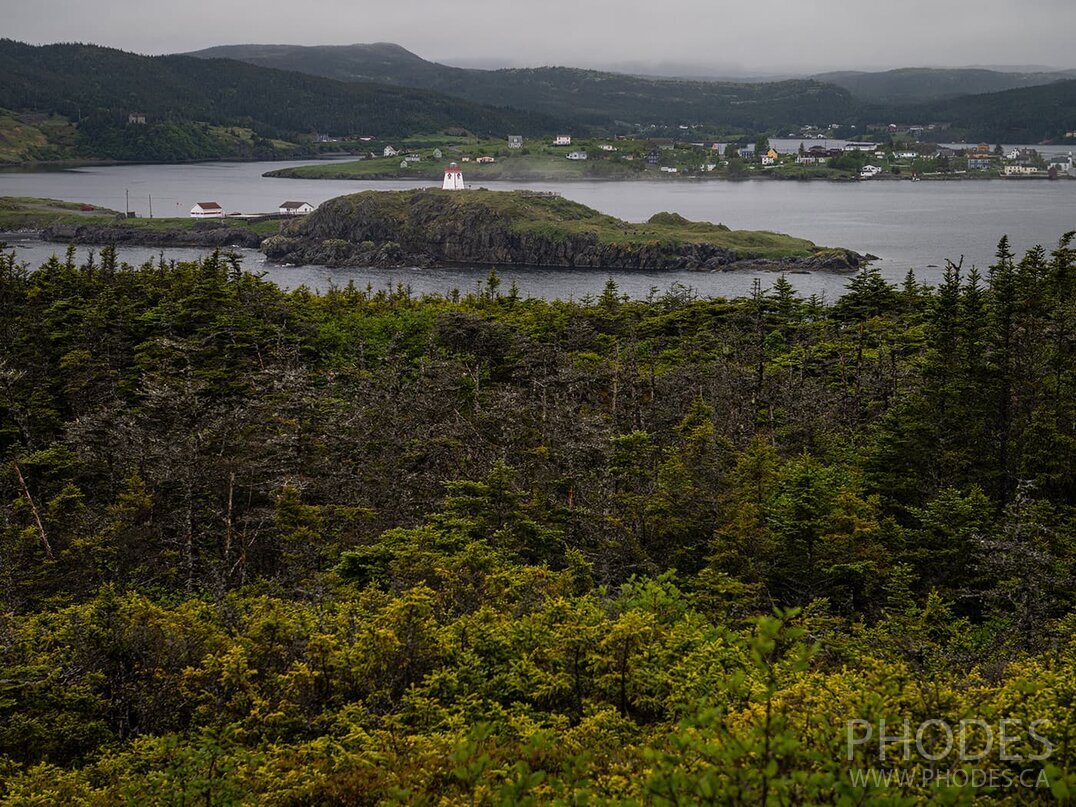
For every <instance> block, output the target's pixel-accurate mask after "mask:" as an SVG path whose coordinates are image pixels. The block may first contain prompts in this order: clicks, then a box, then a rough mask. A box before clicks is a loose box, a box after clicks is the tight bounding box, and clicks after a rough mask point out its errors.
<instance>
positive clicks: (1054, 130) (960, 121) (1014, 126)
mask: <svg viewBox="0 0 1076 807" xmlns="http://www.w3.org/2000/svg"><path fill="white" fill-rule="evenodd" d="M884 114H887V115H888V116H889V119H891V120H902V121H908V120H920V121H947V122H950V123H951V124H952V126H953V128H954V129H955V130H957V131H959V132H961V133H963V134H966V135H967V137H968V139H976V140H986V141H989V142H991V143H999V142H1000V143H1039V142H1041V141H1044V140H1054V139H1061V138H1063V137H1064V136H1065V133H1066V132H1070V131H1072V130H1073V129H1074V128H1076V79H1068V80H1065V81H1056V82H1054V83H1052V84H1045V85H1042V86H1039V87H1023V88H1019V89H1013V90H1006V91H1004V92H995V93H988V94H985V95H968V96H964V97H961V98H952V99H949V100H945V101H936V102H934V103H930V104H916V105H912V106H890V107H888V109H887V111H886V113H884Z"/></svg>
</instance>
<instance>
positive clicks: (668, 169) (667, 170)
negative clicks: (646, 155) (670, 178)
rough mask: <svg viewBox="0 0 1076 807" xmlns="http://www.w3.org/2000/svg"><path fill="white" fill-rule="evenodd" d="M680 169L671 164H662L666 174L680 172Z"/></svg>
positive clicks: (663, 171)
mask: <svg viewBox="0 0 1076 807" xmlns="http://www.w3.org/2000/svg"><path fill="white" fill-rule="evenodd" d="M679 170H680V169H679V168H673V167H672V166H670V165H663V166H661V172H662V173H664V174H675V173H678V172H679Z"/></svg>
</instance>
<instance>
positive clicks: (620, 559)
mask: <svg viewBox="0 0 1076 807" xmlns="http://www.w3.org/2000/svg"><path fill="white" fill-rule="evenodd" d="M1070 237H1071V236H1070ZM74 255H75V253H74V250H73V249H72V250H71V252H69V253H68V257H67V258H66V259H65V258H63V257H60V258H53V259H51V260H49V261H47V262H46V263H45V264H44V265H42V266H40V267H38V268H36V269H35V270H33V271H31V270H30V269H29V268H28V267H27V266H25V265H24V264H23V263H22V261H21V260H20V259H19V257H18V256H16V255H14V254H4V255H2V256H0V803H2V804H4V805H53V804H63V805H67V804H72V805H105V804H185V805H195V804H198V805H203V804H204V805H232V804H266V805H313V804H317V805H321V804H326V805H358V804H363V805H365V804H389V803H408V804H474V805H505V807H507V806H508V805H545V804H612V805H644V804H645V805H654V807H672V806H673V805H694V804H703V805H771V804H772V805H777V804H780V805H803V806H804V807H805V806H806V805H811V806H812V807H813V806H814V805H851V804H890V805H912V804H930V803H946V804H968V805H970V804H973V803H980V802H981V800H982V799H983V798H986V791H985V790H984V789H983V788H982V786H981V784H979V782H981V779H973V778H972V776H971V775H970V774H969V770H968V765H969V763H968V758H969V756H970V755H974V756H973V757H972V758H973V760H974V765H976V766H978V768H977V769H980V770H983V771H987V772H990V771H994V770H998V771H1007V770H1010V769H1014V768H1015V769H1018V770H1019V771H1020V772H1021V776H1020V777H1019V779H1016V778H1015V775H1012V776H1013V779H1014V781H1009V782H1008V784H1004V783H1003V781H1004V780H1002V779H1001V774H999V775H998V779H997V781H998V785H997V790H998V791H999V792H998V793H997V794H996V795H997V796H998V798H997V802H998V803H1004V804H1049V803H1059V804H1064V803H1067V802H1068V800H1069V797H1070V796H1071V794H1072V793H1076V745H1074V744H1073V742H1072V738H1073V737H1074V736H1076V710H1074V709H1073V703H1074V698H1076V683H1074V682H1076V585H1074V580H1076V251H1074V250H1073V249H1072V248H1071V241H1070V239H1069V238H1066V239H1063V240H1062V242H1061V244H1060V245H1059V247H1058V248H1057V249H1055V250H1053V251H1051V252H1048V251H1046V250H1042V249H1035V250H1032V251H1030V252H1029V253H1028V254H1027V255H1025V256H1022V257H1020V256H1013V255H1011V254H1010V252H1009V250H1008V247H1007V244H1006V243H1002V244H1000V245H999V249H998V256H997V260H996V262H995V264H994V266H993V267H992V268H991V270H990V271H989V274H988V275H986V276H985V277H984V276H983V275H981V274H980V273H979V272H977V271H974V270H967V269H965V270H964V271H959V270H958V269H956V268H954V267H950V268H949V270H948V271H947V272H946V273H945V276H944V279H943V280H942V282H941V283H940V285H939V286H938V287H937V288H934V289H930V288H926V287H924V286H922V285H921V284H920V283H918V282H917V281H916V279H915V278H914V276H909V277H908V278H907V280H906V281H905V282H904V283H903V284H902V285H901V286H900V287H895V286H893V285H891V284H889V283H887V282H886V281H885V280H884V279H883V278H882V277H881V276H880V275H879V274H878V273H877V271H866V272H863V273H860V274H859V275H857V276H856V277H855V278H853V279H852V280H851V281H850V283H849V289H848V293H847V294H846V295H845V296H843V297H842V298H840V299H839V300H838V301H837V302H835V303H834V304H827V303H826V302H825V301H823V300H820V299H818V298H817V297H812V298H809V299H803V298H801V297H800V296H798V295H797V294H796V293H795V291H794V289H793V287H792V285H791V284H790V283H789V282H788V281H787V280H786V279H784V278H780V277H779V278H777V279H776V280H775V282H774V284H773V288H772V289H769V290H764V289H762V288H759V289H757V290H756V292H755V293H754V294H752V295H751V296H750V297H747V298H744V299H738V300H724V299H696V298H695V297H694V295H692V294H691V293H690V291H689V290H687V289H684V288H673V289H670V290H669V291H668V292H667V293H665V294H660V293H657V292H655V294H653V295H651V298H650V299H648V300H630V299H627V298H625V297H622V296H621V295H620V294H619V293H618V291H617V289H616V286H615V284H613V283H612V282H610V283H609V284H608V285H607V286H606V288H605V291H604V292H603V293H602V294H600V295H599V296H598V297H597V298H594V299H586V300H583V301H578V302H570V301H543V300H534V299H524V298H522V297H521V296H520V295H519V294H517V293H516V292H515V290H514V289H509V288H505V287H504V286H503V285H502V284H501V282H500V280H499V279H498V278H497V276H496V275H495V274H493V273H491V274H490V276H489V279H488V281H487V282H486V283H485V284H482V285H481V287H480V288H478V289H475V290H472V291H470V292H469V293H462V294H461V293H459V292H456V293H453V294H450V295H446V296H444V297H441V296H431V297H426V298H422V299H419V298H416V297H414V296H413V295H411V294H410V293H409V292H408V291H407V290H406V289H404V288H402V287H400V288H397V289H395V290H382V291H377V292H375V291H370V290H367V291H363V290H360V289H357V288H355V287H354V286H349V287H345V288H334V289H332V290H331V291H329V292H327V293H325V294H323V295H317V294H313V293H311V292H310V291H309V290H307V289H305V288H303V289H299V290H296V291H293V292H290V293H289V292H285V291H283V290H282V289H280V288H279V287H276V286H274V285H272V284H270V283H268V282H265V281H263V280H262V279H260V278H259V277H257V276H256V275H254V274H251V273H249V272H245V271H243V270H242V268H241V267H240V266H239V265H238V259H237V258H225V257H223V256H221V255H213V256H210V257H208V258H206V259H205V260H202V261H199V262H193V263H183V262H181V263H174V262H172V263H170V262H168V261H166V260H165V259H164V258H163V257H162V258H161V259H160V261H159V262H151V263H148V264H146V265H144V266H142V267H140V268H131V267H126V266H123V265H122V264H120V263H119V262H118V260H117V256H116V254H115V251H114V250H112V249H110V248H106V249H104V250H102V252H101V253H100V254H99V255H98V256H96V257H95V258H90V259H88V260H87V261H86V262H85V263H83V264H81V265H80V264H79V263H78V261H77V260H75V257H74ZM880 720H884V721H885V723H884V724H880V723H879V722H878V721H880ZM962 720H968V721H977V722H976V723H971V724H970V729H969V731H968V736H966V737H963V736H962V738H961V740H960V741H958V742H959V743H960V745H961V746H963V754H962V753H961V751H960V750H958V748H957V747H955V745H956V744H955V743H954V733H955V732H956V731H961V730H962V729H963V728H964V724H961V722H960V721H962ZM850 721H860V725H864V724H866V725H871V726H875V727H876V726H879V725H881V731H883V732H885V729H886V727H887V726H886V724H887V725H888V727H889V731H888V732H885V734H886V735H887V736H888V735H892V734H894V733H895V732H899V731H900V729H899V727H900V726H901V725H902V724H903V723H904V721H908V723H909V724H910V725H911V729H910V730H909V729H905V730H904V736H909V735H910V736H911V737H913V738H914V740H912V741H907V742H899V741H897V742H890V743H889V744H887V745H883V746H881V748H880V747H879V742H878V740H877V738H878V734H877V733H875V734H874V737H875V742H874V743H871V744H868V743H866V742H859V743H852V742H851V740H852V739H853V733H852V727H853V724H850ZM1006 725H1008V729H1009V732H1010V735H1009V736H1011V737H1012V739H1011V741H1010V742H1007V743H999V742H998V741H997V739H998V734H999V732H1000V731H1005V729H1004V727H1005V726H1006ZM920 726H922V728H921V729H920V730H919V731H918V732H917V728H919V727H920ZM982 726H987V727H988V728H990V727H992V731H993V734H992V735H991V737H992V740H991V741H990V742H989V743H987V740H986V737H985V736H984V735H985V730H980V729H981V728H982ZM939 727H940V728H939ZM950 727H955V728H950ZM935 729H939V730H935ZM941 729H945V730H944V731H943V730H941ZM1029 729H1030V731H1029ZM873 731H875V732H878V731H879V729H878V728H874V729H873ZM946 732H948V735H947V733H946ZM1017 732H1019V734H1017ZM1031 732H1034V733H1033V734H1032V733H1031ZM863 733H864V732H857V733H856V735H855V738H859V737H862V736H863ZM898 736H899V735H898ZM1035 736H1038V737H1041V738H1043V739H1044V740H1045V743H1044V742H1042V741H1036V740H1035ZM1046 743H1048V744H1049V747H1047V746H1046ZM872 770H873V771H879V770H880V771H881V772H882V773H885V774H887V775H886V776H885V777H878V778H877V779H873V778H864V777H863V776H860V778H859V779H857V778H856V777H857V774H859V775H864V774H866V773H867V772H869V771H872ZM890 771H895V772H896V774H898V775H897V776H892V777H890V776H889V775H888V773H889V772H890ZM1025 771H1026V772H1027V773H1024V772H1025ZM954 772H955V773H954ZM925 774H931V775H930V776H927V775H925ZM943 774H944V775H946V776H947V777H948V778H947V779H946V781H945V782H944V784H939V779H938V778H937V777H938V776H940V775H943ZM961 774H963V775H961ZM1055 799H1056V802H1055V801H1054V800H1055Z"/></svg>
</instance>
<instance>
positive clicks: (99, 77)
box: [0, 39, 557, 161]
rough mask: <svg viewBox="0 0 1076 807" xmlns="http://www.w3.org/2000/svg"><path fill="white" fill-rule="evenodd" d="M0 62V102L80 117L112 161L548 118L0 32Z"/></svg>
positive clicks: (420, 93) (82, 129) (488, 130)
mask: <svg viewBox="0 0 1076 807" xmlns="http://www.w3.org/2000/svg"><path fill="white" fill-rule="evenodd" d="M0 70H2V71H3V75H4V81H3V82H2V83H0V108H2V109H11V110H16V111H33V112H49V113H53V114H59V115H63V116H65V117H67V118H68V119H70V120H72V121H78V122H79V135H80V148H81V150H82V153H83V154H84V155H89V156H97V157H109V158H112V159H140V160H155V161H156V160H179V159H195V158H197V159H208V158H213V157H219V156H222V152H224V153H225V154H226V156H233V157H234V156H247V157H263V156H286V152H281V151H280V150H279V149H276V148H274V147H273V146H272V144H271V143H270V142H269V141H268V138H282V139H284V140H290V141H291V142H295V141H296V140H297V139H299V138H307V139H309V138H310V136H311V135H313V134H316V133H319V132H320V133H326V132H327V133H332V134H336V135H374V136H380V137H400V136H404V135H408V134H416V133H420V132H432V131H439V130H442V129H445V128H450V127H459V128H463V129H467V130H470V131H474V132H477V133H480V134H482V135H484V136H488V135H491V134H494V135H498V136H500V135H503V134H506V133H507V132H510V131H511V132H522V133H524V134H533V133H537V132H539V131H548V130H550V129H553V128H556V124H557V121H556V120H555V119H550V118H546V117H544V116H541V115H536V114H526V113H519V112H514V111H510V110H505V109H495V108H493V107H490V106H482V105H480V104H476V103H470V102H467V101H463V100H460V99H455V98H448V97H447V96H444V95H439V94H437V93H435V92H430V91H427V90H421V89H403V88H399V87H389V86H385V85H383V84H356V83H344V82H339V81H331V80H329V79H321V78H314V77H311V76H307V75H301V74H299V73H288V72H284V71H281V70H270V69H266V68H261V67H256V66H254V65H250V64H246V63H243V62H232V61H227V60H219V59H218V60H205V59H194V58H190V57H186V56H156V57H146V56H138V55H135V54H133V53H125V52H123V51H119V50H113V49H110V48H102V47H97V46H93V45H73V44H72V45H48V46H43V47H34V46H31V45H26V44H23V43H20V42H15V41H12V40H9V39H5V40H0ZM131 112H140V113H144V114H145V115H146V120H147V123H146V124H144V125H139V124H134V125H128V122H127V120H128V114H129V113H131ZM204 124H210V125H214V126H235V127H245V128H248V129H252V130H254V132H255V138H254V139H253V140H251V141H248V142H245V143H244V144H243V145H242V146H240V145H237V144H236V143H234V142H229V143H228V144H227V147H226V146H225V144H224V143H223V142H221V139H220V138H217V137H214V136H213V135H212V134H211V133H209V132H207V131H206V127H205V126H204ZM226 148H227V150H226V151H225V149H226ZM242 152H246V153H242Z"/></svg>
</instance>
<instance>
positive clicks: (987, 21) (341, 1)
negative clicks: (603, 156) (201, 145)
mask: <svg viewBox="0 0 1076 807" xmlns="http://www.w3.org/2000/svg"><path fill="white" fill-rule="evenodd" d="M1074 26H1076V2H1073V0H1019V2H1017V0H903V2H900V3H887V2H882V0H873V1H871V0H866V1H865V0H860V2H857V3H852V2H848V1H847V0H767V2H761V3H757V2H743V1H742V0H741V2H735V3H733V2H727V0H677V1H676V2H654V0H647V1H646V2H643V1H642V0H527V1H526V2H521V0H377V1H376V2H375V0H257V2H251V1H250V0H167V2H165V1H164V0H0V36H6V37H10V38H14V39H20V40H24V41H28V42H33V43H46V42H60V41H82V42H94V43H97V44H104V45H111V46H114V47H119V48H123V49H125V50H133V51H137V52H140V53H171V52H180V51H187V50H195V49H198V48H204V47H209V46H211V45H224V44H236V43H249V42H259V43H289V44H303V45H318V44H349V43H352V42H396V43H398V44H400V45H403V46H404V47H406V48H408V49H410V50H413V51H415V52H416V53H418V54H419V55H421V56H423V57H425V58H428V59H433V60H436V61H447V62H452V63H461V64H462V63H466V64H481V65H483V66H492V65H502V64H503V65H541V64H561V65H580V66H592V65H598V66H600V65H610V64H614V65H626V64H648V63H661V62H666V63H668V62H674V63H678V64H692V65H699V66H709V67H711V68H713V69H716V70H725V71H730V72H732V71H741V72H747V73H759V74H763V73H780V72H792V71H814V70H824V69H840V68H867V69H872V68H875V69H878V68H889V67H896V66H934V65H951V66H955V65H971V64H977V65H1051V66H1056V67H1064V68H1073V67H1076V55H1074V51H1076V48H1074V47H1073V33H1072V32H1073V30H1074Z"/></svg>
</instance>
